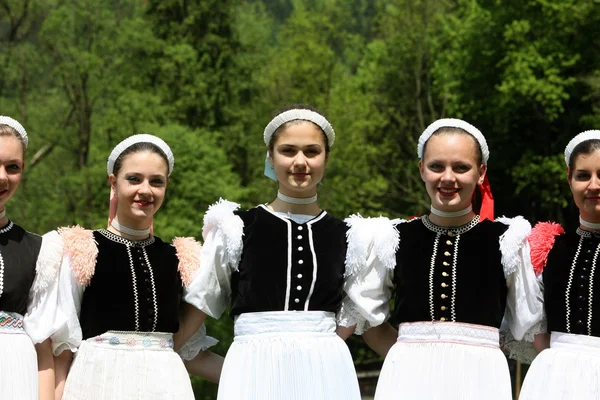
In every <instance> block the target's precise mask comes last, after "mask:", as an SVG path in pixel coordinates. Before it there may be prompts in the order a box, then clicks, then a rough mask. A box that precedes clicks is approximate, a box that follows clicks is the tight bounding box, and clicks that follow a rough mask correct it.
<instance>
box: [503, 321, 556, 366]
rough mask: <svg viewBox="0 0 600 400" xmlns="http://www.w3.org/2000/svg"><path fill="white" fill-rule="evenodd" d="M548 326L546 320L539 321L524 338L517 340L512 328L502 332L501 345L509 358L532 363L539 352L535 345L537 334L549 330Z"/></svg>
mask: <svg viewBox="0 0 600 400" xmlns="http://www.w3.org/2000/svg"><path fill="white" fill-rule="evenodd" d="M546 326H547V323H546V320H542V321H539V322H538V323H536V324H535V325H533V326H532V327H531V328H529V330H527V332H525V335H524V336H523V339H522V340H516V339H515V337H514V336H513V334H512V332H511V331H510V330H508V331H506V332H504V331H503V332H500V347H502V349H503V350H504V352H505V353H506V354H508V357H509V358H512V359H513V360H517V361H520V362H522V363H525V364H531V363H532V362H533V360H534V359H535V357H536V356H537V354H538V352H537V350H536V349H535V348H534V347H533V341H534V339H535V335H537V334H539V333H545V332H547V328H546Z"/></svg>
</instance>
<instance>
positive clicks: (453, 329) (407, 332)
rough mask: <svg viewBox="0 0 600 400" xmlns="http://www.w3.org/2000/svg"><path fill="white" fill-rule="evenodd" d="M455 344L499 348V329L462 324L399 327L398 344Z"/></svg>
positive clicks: (441, 323) (405, 325)
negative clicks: (433, 342)
mask: <svg viewBox="0 0 600 400" xmlns="http://www.w3.org/2000/svg"><path fill="white" fill-rule="evenodd" d="M432 341H435V342H453V343H464V344H470V345H475V346H489V347H496V348H497V347H499V343H500V335H499V333H498V329H496V328H494V327H491V326H484V325H474V324H465V323H460V322H437V321H434V322H410V323H402V324H400V326H399V327H398V342H432Z"/></svg>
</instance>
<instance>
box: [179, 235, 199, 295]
mask: <svg viewBox="0 0 600 400" xmlns="http://www.w3.org/2000/svg"><path fill="white" fill-rule="evenodd" d="M173 246H174V247H175V249H176V250H177V258H179V274H180V275H181V280H182V281H183V285H184V286H185V287H189V286H190V285H191V283H192V280H193V279H194V274H195V273H196V271H198V268H200V252H201V251H202V246H201V245H200V243H199V242H197V241H196V240H195V239H194V238H191V237H176V238H175V239H173Z"/></svg>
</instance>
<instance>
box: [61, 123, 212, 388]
mask: <svg viewBox="0 0 600 400" xmlns="http://www.w3.org/2000/svg"><path fill="white" fill-rule="evenodd" d="M143 142H149V143H152V144H154V145H156V146H157V147H158V148H159V149H161V151H162V152H163V153H164V154H165V155H166V156H167V159H168V164H169V174H170V173H171V172H172V170H173V164H174V159H173V154H172V152H171V150H170V148H169V147H168V145H167V144H166V143H165V142H163V141H162V140H161V139H159V138H157V137H154V136H151V135H135V136H131V137H129V138H127V139H125V140H124V141H123V142H121V143H120V144H119V145H117V147H116V148H115V150H114V151H113V152H112V153H111V155H110V157H109V160H108V174H109V175H110V174H112V173H113V168H114V163H115V160H116V159H117V158H118V157H119V155H120V154H121V153H122V152H123V151H125V150H126V149H127V148H129V147H130V146H132V145H133V144H136V143H143ZM113 199H114V193H111V213H110V215H111V217H114V215H115V214H116V208H115V207H116V202H115V201H112V200H113ZM110 224H111V225H112V226H117V229H119V230H120V231H125V232H128V231H133V230H131V229H129V228H127V227H124V226H120V225H118V224H117V223H116V221H111V222H110ZM144 233H147V234H149V233H150V230H149V229H148V230H147V232H144ZM58 235H59V236H60V240H61V242H62V263H61V266H60V278H59V281H58V288H57V291H58V297H59V301H58V308H57V310H56V312H55V321H57V322H56V325H57V326H56V329H55V331H54V332H53V334H52V341H53V349H54V353H55V354H60V353H61V352H62V351H64V350H70V351H73V352H75V358H74V361H73V364H72V366H71V369H70V371H69V375H68V377H67V381H66V384H65V389H64V395H63V399H65V400H70V399H77V400H81V399H89V400H92V399H94V400H98V399H100V400H117V399H119V400H122V399H131V400H133V399H161V400H162V399H173V400H175V399H177V400H179V399H190V400H191V399H194V394H193V392H192V387H191V383H190V379H189V376H188V374H187V372H186V370H185V367H184V365H183V362H182V360H181V358H180V356H179V355H178V354H177V353H175V352H174V351H173V333H175V332H177V331H178V329H179V315H180V310H181V302H182V301H183V302H188V303H191V304H192V305H194V303H193V301H191V300H190V293H189V290H188V288H189V285H190V283H191V281H192V279H193V276H194V274H195V273H196V271H197V270H198V267H199V265H200V264H199V254H200V251H201V247H200V244H199V243H197V242H196V241H195V240H193V239H191V238H176V239H175V240H174V241H173V243H172V244H170V243H166V242H163V241H162V240H161V239H160V238H158V237H157V236H153V235H149V236H148V238H147V239H144V240H140V241H133V240H129V239H126V238H124V237H122V236H119V235H116V234H114V233H112V232H111V231H109V230H106V229H99V230H94V231H91V230H86V229H83V228H80V227H78V226H75V227H70V228H60V229H59V230H58ZM214 343H216V341H215V340H214V339H212V338H210V337H207V336H206V335H205V330H204V326H203V327H202V329H201V331H199V332H198V333H197V334H196V335H195V336H194V337H193V338H192V339H191V340H190V341H189V342H188V343H187V344H186V345H185V346H184V349H183V352H184V353H185V354H186V358H193V357H194V356H195V355H196V354H197V353H198V352H199V351H200V350H204V349H206V348H208V347H210V346H211V345H212V344H214Z"/></svg>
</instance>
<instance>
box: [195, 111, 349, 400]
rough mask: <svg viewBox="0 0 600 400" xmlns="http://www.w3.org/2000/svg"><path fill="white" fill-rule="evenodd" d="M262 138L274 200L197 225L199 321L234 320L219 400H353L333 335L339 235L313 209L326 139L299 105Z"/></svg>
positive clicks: (233, 208) (327, 127)
mask: <svg viewBox="0 0 600 400" xmlns="http://www.w3.org/2000/svg"><path fill="white" fill-rule="evenodd" d="M263 139H264V142H265V145H266V147H267V152H268V154H267V157H266V161H265V175H266V176H268V177H269V178H271V179H273V180H274V181H276V182H278V186H279V188H278V189H279V190H278V193H277V197H276V198H275V199H274V200H273V201H271V203H269V204H267V205H260V206H258V207H255V208H253V209H250V210H247V211H238V208H239V205H238V204H235V203H232V202H229V201H224V200H221V201H219V202H218V203H217V204H215V205H213V206H211V207H210V208H209V210H208V212H207V213H206V214H205V216H204V229H203V236H204V239H205V243H204V252H203V253H202V268H201V269H200V271H199V279H198V280H197V283H198V284H199V285H200V286H201V287H202V288H203V290H201V291H198V292H196V293H198V294H199V295H201V298H200V300H199V302H200V303H202V306H201V307H200V310H201V311H202V315H201V316H200V321H203V320H204V319H205V318H206V315H210V316H212V317H214V318H219V317H220V316H221V315H222V313H223V312H224V311H225V309H226V308H227V307H228V306H229V305H230V306H231V317H232V318H234V319H235V341H234V343H233V344H232V346H231V347H230V348H229V351H228V352H227V357H226V359H225V365H224V367H223V373H222V376H221V381H220V383H219V394H218V399H219V400H238V399H247V400H276V399H284V398H285V399H288V400H306V399H347V400H358V399H360V394H359V389H358V381H357V378H356V372H355V370H354V365H353V362H352V358H351V356H350V352H349V350H348V348H347V346H346V344H345V343H344V341H343V340H342V339H341V338H340V337H338V336H337V335H336V313H337V312H338V311H339V307H340V305H341V301H342V285H343V282H344V276H345V274H347V273H348V272H347V271H346V270H345V266H344V259H345V256H346V252H345V250H346V232H347V227H346V225H345V224H344V222H343V221H341V220H339V219H337V218H334V217H332V216H330V215H329V214H327V212H326V211H324V210H321V208H320V207H319V205H318V202H317V187H318V184H319V182H320V181H321V180H322V179H323V175H324V173H325V168H326V166H327V160H328V158H329V149H330V147H331V145H332V144H333V142H334V140H335V132H334V130H333V128H332V126H331V124H330V123H329V121H327V119H325V117H323V116H322V115H321V114H320V113H319V112H317V111H316V110H315V109H314V108H312V107H310V106H306V105H298V106H293V107H290V108H287V109H285V110H283V111H281V112H280V113H278V114H277V115H276V116H275V118H273V119H272V120H271V122H269V124H268V125H267V127H266V128H265V131H264V137H263ZM195 282H196V281H195ZM196 361H197V360H193V361H191V362H188V363H187V365H188V368H189V369H190V370H191V371H193V370H194V369H195V367H194V366H195V363H196Z"/></svg>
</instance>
